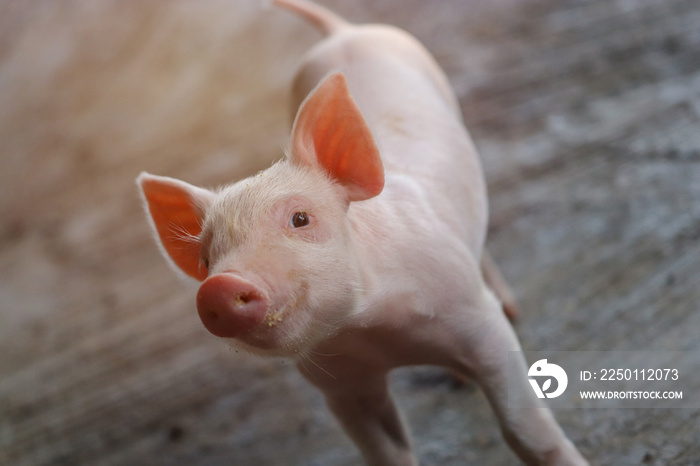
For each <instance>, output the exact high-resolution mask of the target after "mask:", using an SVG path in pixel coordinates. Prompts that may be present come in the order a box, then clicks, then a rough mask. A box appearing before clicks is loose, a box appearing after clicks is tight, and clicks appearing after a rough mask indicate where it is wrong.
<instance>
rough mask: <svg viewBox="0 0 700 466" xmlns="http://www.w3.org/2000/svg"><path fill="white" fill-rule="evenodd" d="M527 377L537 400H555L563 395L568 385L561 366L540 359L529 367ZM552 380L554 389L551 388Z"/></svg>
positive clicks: (567, 378) (567, 379)
mask: <svg viewBox="0 0 700 466" xmlns="http://www.w3.org/2000/svg"><path fill="white" fill-rule="evenodd" d="M527 376H528V380H529V381H530V385H532V389H533V390H534V391H535V395H537V398H556V397H558V396H559V395H561V394H562V393H564V390H566V386H567V385H568V384H569V377H568V376H567V375H566V371H564V369H562V368H561V366H557V365H556V364H550V363H548V362H547V360H546V359H540V360H539V361H536V362H535V363H534V364H533V365H532V366H530V370H529V371H528V372H527ZM540 380H541V381H542V385H540ZM552 380H554V381H555V382H556V384H555V385H554V387H552Z"/></svg>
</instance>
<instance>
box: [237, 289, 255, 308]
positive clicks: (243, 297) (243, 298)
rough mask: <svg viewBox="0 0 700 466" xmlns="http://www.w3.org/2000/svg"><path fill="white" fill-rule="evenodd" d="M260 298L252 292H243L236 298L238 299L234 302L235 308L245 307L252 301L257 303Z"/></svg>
mask: <svg viewBox="0 0 700 466" xmlns="http://www.w3.org/2000/svg"><path fill="white" fill-rule="evenodd" d="M258 299H259V298H258V297H257V296H256V295H255V293H250V292H243V293H240V294H238V295H237V296H236V298H235V299H234V300H233V304H234V306H245V305H246V304H248V303H249V302H251V301H256V300H258Z"/></svg>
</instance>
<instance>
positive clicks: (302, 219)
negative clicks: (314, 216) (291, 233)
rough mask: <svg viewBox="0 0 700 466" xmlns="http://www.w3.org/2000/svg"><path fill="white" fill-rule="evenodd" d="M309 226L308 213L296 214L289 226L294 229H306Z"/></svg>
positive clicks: (290, 220)
mask: <svg viewBox="0 0 700 466" xmlns="http://www.w3.org/2000/svg"><path fill="white" fill-rule="evenodd" d="M308 224H309V215H308V214H307V213H306V212H295V213H294V215H292V218H291V219H289V225H290V226H292V227H293V228H301V227H305V226H306V225H308Z"/></svg>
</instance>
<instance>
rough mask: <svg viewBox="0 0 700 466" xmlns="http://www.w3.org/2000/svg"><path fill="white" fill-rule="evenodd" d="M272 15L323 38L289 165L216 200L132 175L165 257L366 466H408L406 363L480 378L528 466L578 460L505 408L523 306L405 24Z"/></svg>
mask: <svg viewBox="0 0 700 466" xmlns="http://www.w3.org/2000/svg"><path fill="white" fill-rule="evenodd" d="M274 3H275V4H276V5H279V6H282V7H285V8H288V9H290V10H292V11H293V12H295V13H297V14H299V15H301V16H302V17H304V18H305V19H307V20H309V21H310V22H311V23H313V24H314V25H316V26H317V27H318V28H319V29H320V30H321V31H322V32H323V33H324V35H325V38H324V40H322V41H321V42H320V43H318V44H317V45H316V46H315V47H313V48H312V49H311V50H310V51H309V52H308V53H307V54H306V56H305V57H304V58H303V60H302V64H301V66H300V69H299V71H298V74H297V76H296V79H295V81H294V84H293V105H294V107H293V108H294V109H297V108H298V111H297V112H296V118H295V120H294V124H293V127H292V132H291V137H290V140H289V145H288V147H287V150H286V152H285V157H284V158H283V159H282V160H281V161H279V162H277V163H275V164H274V165H273V166H271V167H270V168H268V169H267V170H265V171H263V172H261V173H259V174H258V175H255V176H252V177H250V178H247V179H244V180H241V181H238V182H237V183H234V184H231V185H229V186H226V187H224V188H221V189H219V190H217V191H210V190H206V189H202V188H199V187H195V186H192V185H190V184H187V183H185V182H183V181H179V180H175V179H172V178H165V177H160V176H154V175H150V174H147V173H142V174H141V175H140V176H139V178H138V185H139V186H140V189H141V193H142V195H143V199H144V204H145V206H146V211H147V214H148V216H149V218H150V220H151V224H152V226H153V230H154V232H155V237H156V240H157V241H158V242H159V244H160V245H161V249H162V250H163V252H164V255H165V257H166V259H168V260H169V261H170V262H171V263H172V264H173V265H174V266H175V267H176V268H177V269H179V270H180V271H182V272H184V273H185V274H186V275H188V276H190V277H192V278H194V279H196V280H199V281H200V282H201V285H200V287H199V291H198V293H197V298H196V302H197V310H198V312H199V317H200V318H201V320H202V323H203V324H204V326H205V327H206V328H207V330H209V331H210V332H211V333H212V334H214V335H216V336H217V337H220V338H223V339H225V340H226V341H228V342H230V344H232V345H235V346H236V347H237V348H241V349H244V350H246V351H249V352H251V353H256V354H260V355H264V356H284V357H290V358H293V359H294V360H295V361H296V362H297V366H298V368H299V370H300V371H301V373H302V374H303V375H304V377H306V378H307V379H308V380H309V382H310V383H312V384H313V385H315V386H316V387H318V388H319V389H320V390H321V391H322V392H323V394H324V395H325V398H326V401H327V403H328V406H329V407H330V409H331V410H332V412H333V413H334V414H335V416H336V417H337V419H338V420H339V422H340V423H341V425H342V426H343V428H344V429H345V431H346V432H347V434H348V435H349V436H350V437H351V438H352V439H353V440H354V442H355V443H356V444H357V446H358V447H359V449H360V450H361V452H362V454H363V456H364V458H365V460H366V461H367V463H368V464H370V465H382V466H387V465H396V466H399V465H401V466H406V465H415V464H417V460H416V457H415V455H414V453H413V452H412V448H411V441H410V439H409V435H408V433H407V430H406V428H405V427H404V424H403V422H402V420H401V416H400V415H399V413H398V411H397V409H396V407H395V405H394V403H393V401H392V399H391V396H390V394H389V391H388V389H387V373H388V372H389V371H390V370H391V369H393V368H396V367H399V366H406V365H439V366H445V367H447V368H449V369H450V370H452V371H453V372H455V373H459V374H462V375H464V376H466V377H469V378H470V379H473V380H474V381H476V382H477V383H478V384H479V385H480V387H481V388H482V389H483V390H484V392H485V393H486V396H487V398H488V400H489V402H490V403H491V405H492V407H493V409H494V411H495V413H496V415H497V416H498V419H499V422H500V426H501V429H502V431H503V435H504V437H505V439H506V441H507V442H508V444H509V445H510V446H511V447H512V448H513V450H514V451H515V452H516V454H517V455H518V456H519V457H520V458H521V459H522V460H523V461H524V462H526V463H528V464H538V465H539V464H549V465H585V464H587V463H586V461H585V460H584V459H583V457H582V456H581V455H580V454H579V452H578V451H577V450H576V448H575V447H574V446H573V445H572V443H571V442H570V441H569V440H568V439H567V438H566V436H565V435H564V433H563V432H562V430H561V429H560V427H559V426H558V425H557V423H556V421H555V420H554V418H553V417H552V415H551V413H550V411H549V410H548V409H546V408H544V407H543V406H542V405H541V404H539V402H538V401H537V400H535V401H532V405H531V406H530V408H536V409H521V408H519V409H513V408H510V407H509V406H508V403H507V400H506V388H507V387H506V383H507V382H506V362H507V359H508V352H509V351H513V350H520V345H519V343H518V340H517V338H516V335H515V333H514V332H513V329H512V328H511V326H510V324H509V321H508V318H507V317H515V315H516V314H517V307H516V305H515V303H514V301H513V298H512V295H511V293H510V290H509V288H508V286H507V285H506V283H505V281H504V280H503V278H502V277H501V275H500V274H499V272H498V269H497V268H496V266H495V264H494V263H493V261H492V260H491V259H490V257H489V256H488V254H487V252H486V251H485V250H484V241H485V236H486V227H487V221H488V212H487V198H486V189H485V183H484V179H483V175H482V170H481V165H480V162H479V158H478V155H477V153H476V150H475V148H474V146H473V144H472V142H471V140H470V138H469V135H468V133H467V131H466V129H465V128H464V125H463V122H462V117H461V114H460V109H459V106H458V102H457V99H456V98H455V95H454V94H453V92H452V90H451V88H450V86H449V84H448V82H447V79H446V77H445V75H444V74H443V72H442V71H441V70H440V68H439V67H438V65H437V64H436V63H435V61H434V59H433V58H432V57H431V56H430V54H429V53H428V52H427V51H426V50H425V49H424V47H423V46H422V45H421V44H420V43H419V42H418V41H417V40H416V39H414V38H413V37H412V36H410V35H409V34H407V33H406V32H404V31H402V30H399V29H397V28H393V27H390V26H383V25H364V26H358V25H352V24H350V23H348V22H346V21H345V20H343V19H342V18H340V17H338V16H337V15H335V14H333V13H332V12H330V11H328V10H327V9H325V8H322V7H320V6H318V5H315V4H313V3H310V2H307V1H302V0H276V1H275V2H274ZM504 310H505V313H504ZM324 355H325V356H324ZM327 355H333V357H329V356H327ZM518 366H519V371H520V372H521V373H522V377H521V381H520V382H517V383H518V384H520V385H522V387H520V388H521V389H522V390H531V388H530V386H529V385H528V381H527V370H526V365H525V361H524V360H521V361H519V362H518Z"/></svg>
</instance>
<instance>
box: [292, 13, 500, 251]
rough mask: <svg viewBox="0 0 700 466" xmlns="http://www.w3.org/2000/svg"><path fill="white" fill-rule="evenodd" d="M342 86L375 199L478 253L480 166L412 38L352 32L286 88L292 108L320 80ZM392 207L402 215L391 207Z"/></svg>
mask: <svg viewBox="0 0 700 466" xmlns="http://www.w3.org/2000/svg"><path fill="white" fill-rule="evenodd" d="M335 70H340V71H342V72H343V73H344V74H345V76H346V78H347V81H348V85H349V88H350V93H351V94H352V96H353V98H354V99H355V101H356V102H357V104H358V106H359V108H360V110H361V111H362V113H363V115H364V117H365V119H366V120H367V123H368V124H369V127H370V129H371V130H372V133H373V134H374V136H375V139H376V141H377V145H378V147H379V149H380V152H381V155H382V161H383V163H384V168H385V171H386V185H385V188H384V190H385V192H384V193H382V194H381V195H380V196H379V198H378V199H377V201H381V200H382V198H384V199H387V200H391V202H392V203H401V202H404V203H410V204H412V205H413V206H414V207H415V208H418V206H417V205H416V201H417V200H421V201H423V200H425V201H427V203H426V202H421V203H419V204H420V205H422V206H423V207H422V208H418V209H419V210H426V209H427V210H428V211H426V212H416V214H417V215H421V214H422V215H430V216H432V217H433V218H436V220H442V222H443V223H445V225H446V226H447V227H449V229H450V230H452V231H454V232H455V233H456V234H458V235H459V236H460V238H462V239H463V240H465V241H466V242H467V243H468V246H469V248H470V250H472V251H473V252H477V253H480V251H481V247H482V246H483V242H484V239H485V233H486V223H487V203H486V192H485V183H484V181H483V175H482V170H481V164H480V162H479V159H478V155H477V153H476V150H475V148H474V146H473V144H472V142H471V139H470V137H469V135H468V133H467V131H466V129H465V128H464V125H463V122H462V117H461V113H460V109H459V106H458V103H457V99H456V98H455V96H454V94H453V92H452V90H451V88H450V86H449V84H448V82H447V79H446V77H445V76H444V74H443V73H442V71H441V70H440V68H439V67H438V66H437V64H436V63H435V61H434V60H433V58H432V57H431V56H430V55H429V54H428V52H427V51H426V50H425V49H424V47H423V46H422V45H421V44H420V43H419V42H418V41H416V40H415V39H414V38H413V37H412V36H410V35H409V34H407V33H405V32H404V31H401V30H400V29H397V28H393V27H390V26H374V25H370V26H354V27H351V28H348V29H346V30H343V32H341V33H340V34H336V35H332V36H330V37H328V38H326V39H325V40H324V41H322V42H320V43H318V44H317V45H316V46H315V47H313V48H312V49H311V50H310V51H309V52H308V54H307V55H306V57H305V60H304V62H303V64H302V66H301V68H300V71H299V73H298V75H297V78H296V80H295V83H294V97H295V102H294V105H295V107H294V108H295V109H296V108H298V105H299V104H300V103H301V101H302V100H303V98H304V97H305V96H306V95H307V94H308V93H309V92H310V91H311V90H312V89H313V88H314V87H315V86H316V84H318V82H319V81H320V80H321V79H322V78H323V77H324V76H325V75H327V74H328V73H330V72H332V71H335ZM397 208H399V209H403V208H405V207H401V206H398V205H397Z"/></svg>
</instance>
